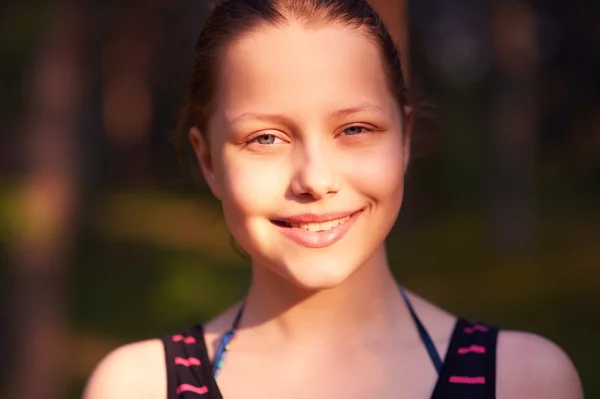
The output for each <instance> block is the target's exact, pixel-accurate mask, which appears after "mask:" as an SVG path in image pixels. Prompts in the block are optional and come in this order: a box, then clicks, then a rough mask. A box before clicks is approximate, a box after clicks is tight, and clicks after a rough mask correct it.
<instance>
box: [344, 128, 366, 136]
mask: <svg viewBox="0 0 600 399" xmlns="http://www.w3.org/2000/svg"><path fill="white" fill-rule="evenodd" d="M364 130H365V128H364V127H362V126H350V127H347V128H346V129H344V134H345V135H347V136H355V135H357V134H361V133H363V132H364Z"/></svg>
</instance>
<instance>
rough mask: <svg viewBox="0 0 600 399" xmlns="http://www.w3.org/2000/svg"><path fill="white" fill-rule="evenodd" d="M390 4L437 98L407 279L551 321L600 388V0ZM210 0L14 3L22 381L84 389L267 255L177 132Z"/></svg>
mask: <svg viewBox="0 0 600 399" xmlns="http://www.w3.org/2000/svg"><path fill="white" fill-rule="evenodd" d="M555 3H556V4H555ZM596 3H597V2H596ZM374 4H375V5H376V7H378V8H379V7H380V8H381V10H385V12H383V11H382V14H383V15H385V16H386V18H389V23H390V30H392V31H393V32H394V34H395V36H396V37H397V38H398V41H399V42H400V43H402V46H404V47H406V48H403V58H404V59H405V62H408V64H409V65H410V68H407V70H409V71H410V81H411V87H412V89H413V90H414V92H415V93H418V94H419V95H418V98H419V100H418V104H419V107H420V109H421V110H422V111H423V112H421V117H420V118H419V119H418V123H417V128H416V131H415V137H414V151H413V158H414V159H413V163H412V166H411V168H412V169H411V170H410V174H409V176H408V179H407V188H406V200H405V204H404V207H403V210H402V212H401V216H400V218H399V220H398V223H397V224H396V227H395V228H394V231H393V232H392V234H391V236H390V237H389V240H388V248H389V255H390V261H391V264H392V266H393V269H394V272H395V274H396V275H397V277H398V279H399V281H400V282H401V283H402V284H404V285H406V286H407V287H409V288H410V289H412V290H414V291H416V292H417V293H419V294H421V295H423V296H425V297H426V298H428V299H430V300H431V301H433V302H435V303H437V304H439V305H441V306H442V307H445V308H447V309H448V310H450V311H452V312H454V313H456V314H459V315H462V316H466V317H469V318H473V319H481V320H484V321H486V322H487V323H490V324H496V325H499V326H501V327H504V328H509V329H518V330H529V331H533V332H536V333H539V334H542V335H545V336H547V337H549V338H550V339H552V340H554V341H555V342H557V343H558V344H559V345H561V346H562V347H563V348H564V349H565V350H566V351H567V352H568V353H569V355H570V356H571V357H572V359H573V361H574V362H575V364H576V366H577V367H578V369H579V371H580V374H581V377H582V379H583V383H584V389H585V392H586V397H588V398H600V383H599V382H598V379H597V378H595V374H596V371H595V367H594V364H595V362H596V359H597V358H598V356H600V346H599V344H598V342H597V337H598V333H597V327H598V325H599V322H600V312H598V311H597V307H598V306H599V305H600V267H599V266H600V73H598V72H599V71H600V25H599V24H597V21H598V15H599V14H598V12H597V11H599V10H598V8H599V7H598V6H597V5H596V4H592V2H585V1H583V0H577V1H573V2H569V3H568V4H567V3H564V4H562V5H559V4H558V2H552V3H550V2H536V3H525V2H514V1H496V2H479V1H474V0H473V1H466V0H462V1H456V2H452V4H450V3H448V2H438V1H436V0H421V1H408V2H405V1H400V0H398V1H394V0H379V1H375V0H374ZM210 5H211V2H204V1H191V0H171V1H161V0H135V1H134V0H129V1H116V0H112V1H105V2H92V1H91V0H88V1H78V2H69V1H61V2H52V3H49V2H45V1H39V0H38V1H34V2H28V3H22V2H17V1H15V0H8V1H5V2H3V3H2V5H1V6H0V59H1V60H2V61H1V62H0V85H1V86H0V132H1V135H0V149H1V151H2V152H1V157H0V253H1V255H2V259H4V260H6V262H2V268H1V270H0V289H1V291H0V292H1V294H2V308H1V309H2V313H1V314H0V316H1V319H0V349H1V351H0V375H1V376H2V380H1V381H2V384H1V385H0V389H1V390H0V392H7V394H6V395H4V394H0V395H2V397H7V398H18V399H21V398H36V399H37V398H40V399H41V398H65V397H67V398H77V397H79V396H80V394H81V389H82V387H83V385H84V383H85V379H86V378H87V376H88V375H89V373H90V372H91V371H92V369H93V367H94V365H95V364H96V363H97V362H98V361H99V360H100V359H101V358H102V357H103V356H104V355H105V354H106V353H107V352H108V351H110V350H111V349H113V348H115V347H116V346H118V345H121V344H123V343H126V342H130V341H134V340H141V339H146V338H153V337H157V336H159V335H161V334H164V333H168V332H173V331H177V330H179V329H181V328H184V327H187V326H189V325H191V324H193V323H196V322H200V321H206V320H207V319H209V318H210V317H212V316H214V315H215V314H216V313H218V312H219V311H221V310H223V309H225V308H226V307H228V306H229V305H230V304H231V303H233V302H234V301H235V300H237V299H239V298H241V297H242V296H243V295H244V292H245V290H246V288H247V286H248V281H249V277H250V273H249V268H248V263H247V261H245V260H244V259H243V258H241V257H240V256H238V255H237V254H236V252H235V251H234V250H233V249H232V247H231V245H230V240H229V234H228V232H227V230H226V228H225V226H224V222H223V219H222V217H221V216H220V210H219V208H218V203H217V202H216V201H215V200H214V199H212V198H211V197H210V195H209V193H208V192H207V189H206V188H205V187H204V186H203V185H202V183H200V182H199V181H198V179H197V178H196V176H195V172H194V171H193V170H192V171H191V177H186V176H188V175H187V174H186V173H184V172H182V171H181V169H180V166H179V164H178V160H177V157H176V155H175V153H174V151H173V149H172V146H171V144H170V142H169V135H170V134H171V132H172V130H173V128H174V126H175V122H176V118H177V112H178V107H179V106H180V104H181V102H182V99H183V95H184V92H185V89H186V81H187V78H188V76H189V74H190V68H191V65H192V61H193V47H194V42H195V39H196V37H197V35H198V33H199V31H200V29H201V27H202V23H203V21H204V19H205V17H206V15H207V12H208V10H209V9H210ZM394 13H398V14H394ZM395 15H400V16H402V18H397V19H395V17H394V16H395ZM422 99H426V101H422ZM433 104H435V107H434V106H433ZM31 359H36V361H35V362H32V361H31ZM40 387H43V389H41V388H40Z"/></svg>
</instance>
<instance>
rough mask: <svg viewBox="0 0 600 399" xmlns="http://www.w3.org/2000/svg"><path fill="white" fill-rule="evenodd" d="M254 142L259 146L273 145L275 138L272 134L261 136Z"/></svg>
mask: <svg viewBox="0 0 600 399" xmlns="http://www.w3.org/2000/svg"><path fill="white" fill-rule="evenodd" d="M254 140H256V142H257V143H258V144H261V145H270V144H275V140H276V137H275V136H274V135H272V134H263V135H260V136H258V137H256V138H255V139H254Z"/></svg>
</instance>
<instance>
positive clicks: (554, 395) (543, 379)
mask: <svg viewBox="0 0 600 399" xmlns="http://www.w3.org/2000/svg"><path fill="white" fill-rule="evenodd" d="M497 367H498V369H497V380H496V383H497V386H496V392H497V396H498V399H507V398H509V399H519V398H545V399H581V398H583V390H582V387H581V381H580V379H579V375H578V374H577V370H576V369H575V366H574V365H573V362H572V361H571V359H570V358H569V357H568V356H567V354H566V353H565V352H564V351H563V350H562V349H561V348H560V347H559V346H558V345H556V344H555V343H554V342H552V341H550V340H548V339H546V338H544V337H541V336H539V335H536V334H531V333H526V332H520V331H501V332H500V334H499V335H498V349H497Z"/></svg>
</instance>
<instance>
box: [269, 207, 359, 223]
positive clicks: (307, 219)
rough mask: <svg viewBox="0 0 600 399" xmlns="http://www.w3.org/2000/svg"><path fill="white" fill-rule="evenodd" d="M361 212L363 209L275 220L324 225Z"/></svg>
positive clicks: (304, 214)
mask: <svg viewBox="0 0 600 399" xmlns="http://www.w3.org/2000/svg"><path fill="white" fill-rule="evenodd" d="M360 211H362V209H359V210H353V211H346V212H329V213H321V214H316V213H303V214H300V215H293V216H286V217H281V218H277V219H274V220H278V221H282V222H290V223H322V222H328V221H330V220H334V219H341V218H345V217H346V216H352V215H353V214H355V213H357V212H360Z"/></svg>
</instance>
